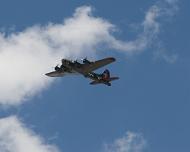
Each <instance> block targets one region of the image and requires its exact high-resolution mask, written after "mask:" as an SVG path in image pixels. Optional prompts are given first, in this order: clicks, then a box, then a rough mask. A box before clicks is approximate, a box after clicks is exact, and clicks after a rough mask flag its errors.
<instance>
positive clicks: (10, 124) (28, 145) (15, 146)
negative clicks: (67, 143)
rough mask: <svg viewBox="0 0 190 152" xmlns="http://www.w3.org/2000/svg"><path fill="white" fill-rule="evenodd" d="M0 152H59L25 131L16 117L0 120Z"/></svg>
mask: <svg viewBox="0 0 190 152" xmlns="http://www.w3.org/2000/svg"><path fill="white" fill-rule="evenodd" d="M0 151H1V152H59V150H58V148H57V147H56V146H54V145H49V144H47V143H45V142H44V140H43V139H42V138H41V137H40V136H39V135H36V134H35V133H34V132H32V131H31V130H29V129H27V128H26V127H25V126H24V125H23V123H22V122H21V121H20V120H18V118H17V117H16V116H11V117H7V118H3V119H0Z"/></svg>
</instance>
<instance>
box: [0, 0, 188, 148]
mask: <svg viewBox="0 0 190 152" xmlns="http://www.w3.org/2000/svg"><path fill="white" fill-rule="evenodd" d="M189 5H190V2H189V1H188V0H181V1H177V0H166V1H164V0H149V1H145V0H142V1H140V2H139V1H137V0H128V1H125V0H118V1H114V2H110V1H108V0H101V1H100V0H97V1H90V0H85V1H80V2H79V1H78V2H76V1H68V0H54V1H50V0H48V1H47V0H46V1H45V0H33V1H27V0H17V1H14V2H12V1H10V0H6V1H1V2H0V27H1V36H0V43H1V46H2V47H0V59H1V61H0V63H1V66H0V69H1V71H3V72H2V73H3V74H2V76H0V79H2V80H1V81H0V82H1V84H3V85H2V87H0V100H1V101H0V103H1V108H0V117H1V119H0V130H1V131H0V150H1V151H2V152H7V151H8V152H12V151H13V150H14V149H15V148H11V147H13V146H12V145H15V147H16V149H17V151H18V152H24V151H26V150H27V146H26V147H24V146H23V144H22V143H23V142H24V141H26V140H25V139H27V141H28V142H29V143H31V145H30V146H31V149H32V147H37V148H36V151H37V150H38V151H39V152H49V151H52V152H56V151H60V152H76V151H77V152H88V151H90V152H142V151H148V152H149V151H150V152H160V151H162V152H168V151H173V152H178V151H182V152H188V151H189V150H190V142H189V137H190V131H189V128H190V122H189V114H190V112H189V108H190V102H189V101H190V69H189V65H190V60H189V58H190V53H189V50H190V43H189V41H190V39H189V29H188V28H189V27H190V25H189V24H190V22H189V21H188V19H189V8H188V6H189ZM155 7H156V9H155ZM77 8H81V10H79V11H78V12H77ZM85 9H86V10H85ZM88 9H90V10H88ZM157 9H158V10H157ZM151 10H152V11H151ZM85 11H87V19H89V20H88V21H89V22H84V23H83V22H82V21H83V20H81V19H80V16H83V13H84V14H85V15H86V12H85ZM88 11H89V12H88ZM81 12H82V13H81ZM74 13H75V15H76V16H77V15H78V16H79V17H76V16H75V17H73V16H74V15H73V14H74ZM88 13H89V14H91V15H89V14H88ZM148 13H150V14H151V15H153V18H151V19H152V20H151V19H150V18H149V19H147V20H146V16H148ZM85 15H84V16H85ZM154 15H155V16H154ZM78 18H79V19H78ZM68 19H71V20H72V21H71V22H72V23H70V22H69V21H70V20H68ZM77 19H78V20H77ZM66 20H67V21H68V22H69V23H68V22H67V23H66ZM76 20H77V22H75V21H76ZM95 20H96V21H97V22H95V23H94V22H93V23H94V24H96V23H97V25H98V27H99V28H100V30H99V31H100V32H98V31H96V30H97V29H96V27H95V28H94V29H91V26H92V25H93V24H92V25H91V26H87V27H86V29H88V28H89V30H90V31H93V32H92V33H96V35H95V37H89V35H88V33H87V34H86V33H81V32H80V30H79V33H78V31H77V30H76V29H75V30H76V31H75V32H76V33H73V31H72V30H71V29H72V28H71V29H70V26H71V25H73V24H74V25H76V23H77V24H79V27H80V25H81V24H82V25H83V24H84V25H85V24H86V23H91V21H95ZM50 23H51V25H52V26H51V25H48V24H50ZM145 23H146V24H145ZM56 25H60V26H61V27H63V28H61V29H59V30H60V31H59V32H61V31H62V30H63V31H64V30H65V32H67V31H68V36H69V37H70V39H68V40H71V41H72V42H73V43H74V44H75V43H76V44H78V39H77V40H75V38H76V37H77V36H78V34H79V38H80V37H81V43H82V44H83V43H84V45H82V46H80V45H79V47H73V46H72V45H70V44H69V45H68V46H66V47H65V46H62V45H61V44H60V43H62V42H63V43H65V41H62V39H61V38H62V37H59V36H57V35H58V33H59V32H58V33H56V34H57V35H56V34H55V35H54V34H52V35H50V36H49V35H48V36H49V37H48V38H50V39H51V36H52V37H53V38H52V41H53V42H52V43H54V44H57V45H59V47H55V48H54V47H52V46H51V45H50V44H45V45H43V44H44V43H45V42H46V41H45V40H46V38H45V40H43V37H40V36H39V35H43V36H46V34H47V33H48V34H49V33H50V32H51V31H56V30H57V28H59V27H58V26H56ZM65 25H67V27H68V28H66V29H65V27H66V26H65ZM110 25H111V26H112V25H114V28H113V27H107V26H110ZM157 25H158V26H159V29H158V30H156V28H157ZM36 26H37V28H36V29H35V27H36ZM49 26H50V27H49ZM77 27H78V26H77ZM46 28H49V29H50V30H47V29H46ZM26 29H29V30H28V31H27V30H26ZM36 31H37V32H36ZM94 31H95V32H94ZM101 31H102V32H101ZM30 32H31V33H32V34H34V35H35V36H36V35H37V36H36V37H37V38H36V37H35V38H34V40H35V41H33V38H32V40H31V39H30V38H31V37H32V36H31V35H30ZM104 32H105V34H102V33H104ZM3 33H4V34H3ZM38 33H39V35H38ZM44 33H45V34H44ZM52 33H53V32H52ZM75 34H76V35H75ZM80 34H81V35H80ZM28 35H29V36H28ZM73 35H74V36H73ZM99 35H100V37H99ZM90 36H91V35H90ZM38 38H39V39H38ZM141 38H143V41H141V40H142V39H141ZM36 39H37V40H38V41H40V42H41V39H42V42H41V43H36ZM63 39H66V40H67V38H65V37H64V36H63ZM73 39H74V40H73ZM89 39H90V40H91V39H92V41H90V40H89ZM98 39H100V40H101V42H99V41H98ZM59 40H60V42H59V43H58V41H59ZM79 40H80V39H79ZM88 40H89V42H88ZM136 40H137V41H136ZM94 41H97V42H96V43H95V42H94ZM34 42H35V43H34ZM79 42H80V41H79ZM102 42H103V45H102ZM128 42H131V43H132V48H130V47H129V45H128V44H129V43H128ZM141 42H143V44H146V45H145V46H142V45H141ZM68 43H69V42H68ZM25 45H26V46H25ZM27 45H30V46H29V48H28V47H27ZM76 46H78V45H76ZM46 47H47V48H46ZM64 47H65V48H66V49H68V50H67V52H64V51H65V50H63V49H62V48H64ZM36 48H41V49H42V50H43V51H42V52H41V50H36ZM52 48H54V49H56V48H57V49H58V51H57V52H56V50H54V49H52ZM69 48H72V49H73V50H74V51H75V52H74V51H73V50H72V49H71V50H70V49H69ZM24 49H26V50H28V52H27V53H26V54H25V53H24V52H22V51H21V52H20V50H24ZM84 49H87V50H84ZM33 50H34V53H33V52H32V51H33ZM47 50H48V51H47ZM52 50H53V51H52ZM6 51H8V52H9V53H8V54H6ZM35 51H36V52H35ZM54 51H55V52H54ZM72 51H73V52H72ZM13 52H14V53H15V54H19V55H20V56H19V55H18V56H19V57H18V58H14V57H15V56H17V55H15V54H14V53H13ZM47 52H48V53H47ZM38 53H39V54H40V55H41V54H42V56H44V58H43V57H41V56H40V55H39V56H40V58H39V60H38ZM55 54H56V55H55ZM86 54H87V56H88V57H89V58H91V59H100V58H104V57H107V56H114V57H115V58H116V59H117V61H116V62H115V63H113V64H111V65H108V66H107V67H106V68H108V69H110V71H111V74H113V75H117V76H119V77H120V80H118V81H115V82H113V84H112V87H107V86H104V85H99V86H90V85H88V83H89V82H90V81H89V80H88V79H85V78H83V77H82V76H79V77H77V76H68V77H64V78H57V79H53V81H51V80H49V79H51V78H44V77H45V76H43V75H40V76H39V75H38V74H39V73H40V74H41V72H44V71H43V70H52V67H53V66H54V65H56V63H58V62H59V60H60V59H61V58H62V57H67V56H68V57H69V58H72V59H75V58H79V59H80V58H81V57H83V56H84V57H85V55H86ZM25 55H26V57H27V58H26V61H25V59H23V57H24V58H25ZM51 55H52V56H51ZM61 55H63V56H61ZM9 57H10V58H9ZM35 58H37V59H36V60H35ZM22 59H23V62H22ZM50 60H51V61H50ZM28 61H32V63H33V62H34V64H31V63H30V64H28ZM35 61H36V62H35ZM8 63H10V65H9V64H8ZM17 63H19V64H18V65H17ZM23 63H26V64H25V66H23V67H22V68H21V69H22V71H21V72H20V71H19V72H18V71H17V69H18V70H20V68H19V66H20V65H21V64H23ZM7 64H8V65H7ZM42 65H43V66H42ZM47 65H48V66H47ZM28 66H29V67H30V68H28V69H27V67H28ZM23 69H24V70H23ZM30 70H31V72H29V71H30ZM103 70H104V68H102V69H100V70H98V72H102V71H103ZM35 71H37V72H36V74H35ZM11 72H14V74H15V75H14V74H13V75H11V76H10V74H12V73H11ZM22 72H24V73H29V74H26V75H24V76H23V75H22ZM47 72H49V71H47ZM4 73H6V74H4ZM16 73H18V74H16ZM15 77H16V78H15ZM38 78H39V79H38ZM36 79H37V80H36ZM22 80H23V81H22ZM3 82H5V84H4V83H3ZM23 83H24V84H25V85H23ZM33 84H34V85H33ZM30 86H31V87H30ZM19 90H21V92H20V91H19ZM17 91H18V92H17ZM22 93H23V94H22ZM11 97H12V98H11ZM11 124H12V125H11ZM11 126H13V128H11ZM14 126H15V128H17V129H16V132H18V137H17V136H15V134H14V131H12V130H14ZM5 134H8V137H5ZM23 134H25V135H27V136H24V137H23V136H22V135H23ZM22 137H23V138H22ZM34 137H35V139H36V138H38V140H39V141H38V142H36V141H35V142H34V139H33V138H34ZM21 138H22V139H21ZM17 140H18V141H20V143H19V142H15V141H17ZM7 141H9V142H10V144H6V142H7ZM22 141H23V142H22ZM36 143H37V144H36ZM11 144H12V145H11ZM19 144H20V145H19ZM21 145H22V146H23V147H22V146H21ZM36 145H37V146H36ZM44 145H46V146H48V145H53V146H52V147H53V149H51V148H52V147H50V148H48V147H46V148H44V147H43V146H44ZM19 146H21V147H22V148H20V149H19V148H18V147H19ZM55 147H56V148H57V149H58V150H55V149H54V148H55ZM106 147H107V148H106ZM6 150H7V151H6ZM17 151H16V152H17Z"/></svg>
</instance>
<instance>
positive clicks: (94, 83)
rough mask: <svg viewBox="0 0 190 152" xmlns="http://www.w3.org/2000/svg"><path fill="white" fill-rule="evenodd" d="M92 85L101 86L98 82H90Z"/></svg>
mask: <svg viewBox="0 0 190 152" xmlns="http://www.w3.org/2000/svg"><path fill="white" fill-rule="evenodd" d="M90 84H91V85H96V84H100V82H98V81H92V82H90Z"/></svg>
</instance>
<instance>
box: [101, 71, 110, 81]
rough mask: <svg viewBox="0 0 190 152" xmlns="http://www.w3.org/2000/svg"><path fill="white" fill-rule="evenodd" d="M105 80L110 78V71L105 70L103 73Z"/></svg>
mask: <svg viewBox="0 0 190 152" xmlns="http://www.w3.org/2000/svg"><path fill="white" fill-rule="evenodd" d="M102 75H103V78H104V79H109V78H110V71H109V70H108V69H106V70H104V72H103V73H102Z"/></svg>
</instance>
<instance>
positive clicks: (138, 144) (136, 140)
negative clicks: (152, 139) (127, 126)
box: [104, 132, 146, 152]
mask: <svg viewBox="0 0 190 152" xmlns="http://www.w3.org/2000/svg"><path fill="white" fill-rule="evenodd" d="M145 147H146V141H145V139H144V138H143V136H142V135H141V134H137V133H133V132H127V133H126V134H125V135H124V136H123V137H122V138H119V139H116V140H115V141H114V142H113V143H112V144H105V150H104V151H105V152H143V151H144V148H145Z"/></svg>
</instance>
